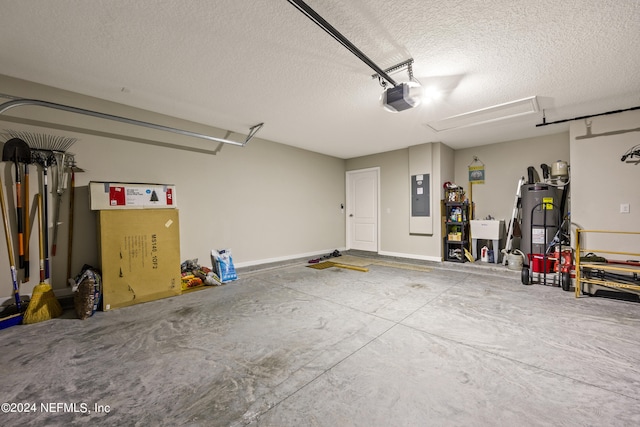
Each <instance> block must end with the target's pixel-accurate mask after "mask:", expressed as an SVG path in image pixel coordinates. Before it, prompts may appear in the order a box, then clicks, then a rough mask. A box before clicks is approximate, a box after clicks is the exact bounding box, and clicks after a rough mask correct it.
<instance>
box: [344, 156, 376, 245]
mask: <svg viewBox="0 0 640 427" xmlns="http://www.w3.org/2000/svg"><path fill="white" fill-rule="evenodd" d="M379 174H380V170H379V169H378V168H375V169H365V170H361V171H350V172H347V247H348V248H349V249H358V250H363V251H373V252H378V211H379V209H378V181H379Z"/></svg>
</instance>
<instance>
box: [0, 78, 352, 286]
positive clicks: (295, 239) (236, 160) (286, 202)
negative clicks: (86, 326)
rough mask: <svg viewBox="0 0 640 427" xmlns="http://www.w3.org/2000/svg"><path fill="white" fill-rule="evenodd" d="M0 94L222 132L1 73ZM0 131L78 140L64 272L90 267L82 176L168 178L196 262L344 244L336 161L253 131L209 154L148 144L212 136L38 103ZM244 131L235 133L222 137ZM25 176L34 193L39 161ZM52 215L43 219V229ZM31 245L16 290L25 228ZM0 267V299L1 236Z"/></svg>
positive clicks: (3, 171)
mask: <svg viewBox="0 0 640 427" xmlns="http://www.w3.org/2000/svg"><path fill="white" fill-rule="evenodd" d="M0 92H1V93H6V94H11V95H15V96H19V97H23V98H35V99H43V100H47V101H52V102H58V103H61V104H67V105H72V106H75V107H81V108H86V109H92V110H95V111H100V112H103V113H108V114H115V115H120V116H126V117H131V118H135V119H138V120H143V121H147V122H152V123H158V124H163V125H167V126H174V127H178V128H182V129H189V130H194V131H199V132H205V133H207V132H208V133H210V134H212V135H214V136H217V137H225V133H226V132H225V131H224V130H220V129H216V128H207V127H205V126H202V125H197V124H194V123H189V122H186V121H183V120H179V119H175V118H170V117H166V116H161V115H158V114H154V113H150V112H146V111H142V110H137V109H135V108H130V107H125V106H122V105H118V104H115V103H111V102H106V101H101V100H97V99H93V98H89V97H85V96H81V95H78V94H74V93H70V92H65V91H60V90H57V89H53V88H50V87H45V86H41V85H36V84H31V83H28V82H25V81H21V80H16V79H12V78H9V77H4V76H0ZM0 101H2V102H6V100H0ZM34 125H37V126H34ZM265 126H268V123H267V124H266V125H265ZM0 129H14V130H27V131H32V132H38V133H47V134H53V135H62V136H68V137H75V138H78V141H77V142H76V143H75V144H74V145H73V146H72V147H71V148H70V149H69V151H70V152H73V153H74V154H75V156H76V160H77V163H78V166H80V167H82V168H83V169H85V170H86V172H85V173H79V174H77V175H76V192H75V194H76V204H75V205H76V211H75V220H74V222H75V224H74V245H73V253H74V256H73V266H72V274H73V275H75V274H77V272H78V271H79V269H80V268H81V267H82V265H83V264H85V263H87V264H90V265H94V266H98V267H99V265H98V252H97V244H96V225H95V212H92V211H90V210H89V200H88V191H87V185H88V183H89V182H90V181H116V182H148V183H166V184H175V185H176V188H177V197H176V199H177V204H178V208H179V209H180V240H181V257H182V259H183V260H186V259H193V258H198V259H199V261H200V263H201V264H203V265H208V266H210V265H211V260H210V253H211V249H214V248H215V249H221V248H230V249H232V251H233V255H234V262H235V264H236V266H243V265H245V266H246V265H251V264H256V263H263V262H269V261H276V260H284V259H288V258H293V257H299V256H312V255H317V254H326V253H329V252H331V251H333V250H334V249H341V248H344V245H345V231H344V230H345V219H344V214H343V213H342V212H341V210H340V205H341V204H343V203H345V174H344V171H345V166H344V165H345V161H344V160H341V159H337V158H333V157H329V156H325V155H320V154H317V153H312V152H308V151H304V150H300V149H297V148H292V147H289V146H286V145H282V144H277V143H274V142H270V141H266V140H262V139H260V138H255V139H254V140H252V141H251V142H250V143H249V144H248V145H247V146H246V147H244V148H243V147H235V146H230V145H225V146H223V147H222V148H221V150H220V151H219V152H218V153H217V154H215V155H214V154H202V153H198V152H194V151H187V150H184V149H175V148H166V147H163V146H159V145H157V144H158V143H171V144H183V145H188V146H195V147H200V148H204V147H208V148H209V149H211V148H214V149H215V148H216V147H217V144H216V143H211V142H209V141H200V140H196V139H193V138H188V137H183V136H180V135H175V134H167V133H164V132H159V131H155V130H150V129H146V128H140V127H134V126H131V125H124V124H120V123H117V122H111V121H106V120H103V119H97V118H92V117H86V116H82V115H77V114H72V113H68V112H59V111H56V110H51V109H47V108H42V107H19V108H15V109H12V110H10V111H9V112H7V113H5V114H3V115H1V116H0ZM247 130H248V127H247ZM258 135H259V134H258ZM243 137H244V136H243V135H237V134H235V135H231V136H230V137H229V138H230V139H234V140H242V139H243ZM2 141H5V139H4V138H3V139H2ZM13 171H14V168H13V166H12V164H9V163H2V164H0V176H1V177H2V180H3V186H4V187H3V188H4V190H5V197H6V198H7V199H8V210H9V213H10V217H11V228H12V230H13V234H14V241H17V236H16V234H17V233H16V231H15V230H16V226H15V202H14V200H15V199H14V197H15V196H14V195H15V192H14V188H13V182H14V180H13ZM51 172H54V171H51V170H50V176H51V175H52V173H51ZM30 176H31V197H33V196H34V194H35V193H36V191H37V189H38V187H39V184H40V182H39V176H40V168H36V166H32V167H31V174H30ZM50 180H51V177H50ZM52 187H53V186H52V183H51V182H50V187H49V189H50V191H51V190H53V194H55V188H52ZM49 197H50V199H49V203H50V206H51V207H52V206H53V202H54V199H55V198H54V197H52V195H51V194H50V196H49ZM63 197H64V199H63V205H62V209H61V218H62V224H61V225H60V229H59V233H60V234H59V242H58V255H57V256H56V257H55V258H52V282H51V284H52V286H53V287H54V289H55V290H56V292H59V291H62V292H64V291H65V290H68V288H67V286H66V277H65V276H66V254H67V243H66V242H67V232H68V224H67V222H68V221H67V218H68V209H67V207H68V197H69V192H66V193H65V194H64V196H63ZM50 212H51V213H52V212H53V209H50ZM50 216H51V217H52V216H53V215H50ZM52 223H53V220H52V219H50V220H49V224H48V226H49V227H48V228H49V230H50V232H51V230H52ZM30 243H31V250H30V252H29V253H30V259H31V265H32V268H31V270H30V271H31V280H30V281H29V282H28V283H24V284H22V286H21V292H22V293H23V294H30V293H31V290H32V288H33V287H34V286H35V285H37V283H38V281H37V278H38V263H37V259H38V240H37V226H35V227H34V228H33V229H32V236H31V239H30ZM16 247H17V246H16ZM0 272H5V273H3V274H4V276H2V277H4V279H1V280H0V298H3V297H4V298H8V297H10V296H11V281H10V274H9V264H8V256H7V251H6V245H5V244H4V243H2V245H1V247H0Z"/></svg>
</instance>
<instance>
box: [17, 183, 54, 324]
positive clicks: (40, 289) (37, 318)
mask: <svg viewBox="0 0 640 427" xmlns="http://www.w3.org/2000/svg"><path fill="white" fill-rule="evenodd" d="M37 198H38V246H39V253H40V283H39V284H38V285H37V286H36V287H35V288H33V292H32V293H31V300H30V301H29V305H28V306H27V309H26V310H25V313H24V319H23V323H25V324H29V323H37V322H42V321H45V320H49V319H52V318H54V317H58V316H60V315H61V314H62V306H61V305H60V302H59V301H58V300H57V299H56V296H55V294H54V293H53V288H51V285H49V284H48V283H46V282H45V280H46V279H47V278H46V277H45V275H46V271H45V267H46V266H45V259H44V256H45V250H44V249H45V248H44V238H43V237H44V236H43V235H44V233H43V231H44V230H43V228H44V227H43V220H42V219H43V218H42V217H43V214H42V196H41V195H40V194H38V195H37Z"/></svg>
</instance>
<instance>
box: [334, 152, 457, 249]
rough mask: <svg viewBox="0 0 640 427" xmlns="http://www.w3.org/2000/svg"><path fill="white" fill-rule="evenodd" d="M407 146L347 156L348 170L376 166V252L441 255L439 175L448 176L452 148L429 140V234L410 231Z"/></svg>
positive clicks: (440, 178) (441, 191) (440, 190)
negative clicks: (381, 151) (431, 229)
mask: <svg viewBox="0 0 640 427" xmlns="http://www.w3.org/2000/svg"><path fill="white" fill-rule="evenodd" d="M409 152H410V150H409V148H407V149H402V150H395V151H390V152H386V153H381V154H375V155H371V156H364V157H359V158H355V159H348V160H347V162H346V169H347V170H348V171H353V170H358V169H366V168H370V167H380V211H381V217H380V219H379V220H380V253H381V254H383V255H392V256H402V257H407V258H415V259H425V260H440V259H441V252H442V249H441V246H442V243H441V241H442V240H441V239H442V229H441V216H440V202H439V200H440V199H441V198H442V196H443V190H442V183H443V181H442V178H443V177H448V176H452V174H453V170H452V161H451V159H452V150H451V149H450V148H449V147H447V146H445V145H443V144H441V143H433V144H432V151H431V152H432V156H433V158H432V159H429V162H430V163H431V170H430V171H431V174H432V180H433V182H432V186H431V189H432V197H433V201H432V208H433V212H432V218H433V234H432V235H421V234H411V233H410V229H409V218H410V213H411V211H410V206H411V205H410V190H411V181H410V179H411V175H410V172H409Z"/></svg>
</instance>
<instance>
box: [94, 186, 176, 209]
mask: <svg viewBox="0 0 640 427" xmlns="http://www.w3.org/2000/svg"><path fill="white" fill-rule="evenodd" d="M89 198H90V200H91V210H94V211H97V210H106V209H153V208H160V209H167V208H177V204H176V188H175V186H174V185H171V184H136V183H123V182H103V181H91V182H90V183H89Z"/></svg>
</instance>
